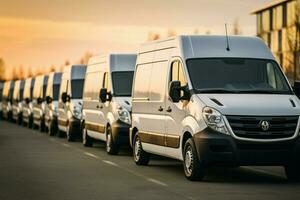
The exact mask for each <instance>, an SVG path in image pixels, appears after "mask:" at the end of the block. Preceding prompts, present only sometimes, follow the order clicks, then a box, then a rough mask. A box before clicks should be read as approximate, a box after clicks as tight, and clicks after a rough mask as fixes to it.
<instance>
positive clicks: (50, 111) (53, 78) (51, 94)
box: [45, 72, 62, 136]
mask: <svg viewBox="0 0 300 200" xmlns="http://www.w3.org/2000/svg"><path fill="white" fill-rule="evenodd" d="M61 76H62V73H60V72H52V73H50V74H49V79H48V83H47V90H46V103H47V104H46V106H45V125H46V129H47V131H48V134H49V135H51V136H53V135H55V134H56V133H57V114H58V96H59V87H60V83H61Z"/></svg>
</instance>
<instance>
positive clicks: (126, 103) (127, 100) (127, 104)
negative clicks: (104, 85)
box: [114, 97, 131, 111]
mask: <svg viewBox="0 0 300 200" xmlns="http://www.w3.org/2000/svg"><path fill="white" fill-rule="evenodd" d="M114 98H115V102H116V104H118V106H122V107H123V108H126V109H127V110H128V111H131V97H114Z"/></svg>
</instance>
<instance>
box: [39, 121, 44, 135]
mask: <svg viewBox="0 0 300 200" xmlns="http://www.w3.org/2000/svg"><path fill="white" fill-rule="evenodd" d="M39 130H40V132H45V122H44V120H43V119H41V122H40V126H39Z"/></svg>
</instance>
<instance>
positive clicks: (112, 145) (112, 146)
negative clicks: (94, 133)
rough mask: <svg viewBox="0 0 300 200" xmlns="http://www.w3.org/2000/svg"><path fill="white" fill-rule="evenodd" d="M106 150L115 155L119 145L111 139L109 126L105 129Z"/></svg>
mask: <svg viewBox="0 0 300 200" xmlns="http://www.w3.org/2000/svg"><path fill="white" fill-rule="evenodd" d="M106 152H107V153H108V154H110V155H117V154H118V153H119V145H118V144H116V142H115V141H114V140H113V135H112V130H111V127H110V126H108V127H107V130H106Z"/></svg>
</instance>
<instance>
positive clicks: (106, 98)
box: [99, 88, 111, 103]
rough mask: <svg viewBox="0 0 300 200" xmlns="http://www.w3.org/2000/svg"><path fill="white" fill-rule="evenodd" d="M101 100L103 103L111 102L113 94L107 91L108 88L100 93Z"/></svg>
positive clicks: (102, 89)
mask: <svg viewBox="0 0 300 200" xmlns="http://www.w3.org/2000/svg"><path fill="white" fill-rule="evenodd" d="M99 99H100V101H101V102H102V103H105V102H106V101H110V100H111V93H110V92H108V91H107V89H106V88H101V90H100V93H99Z"/></svg>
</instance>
